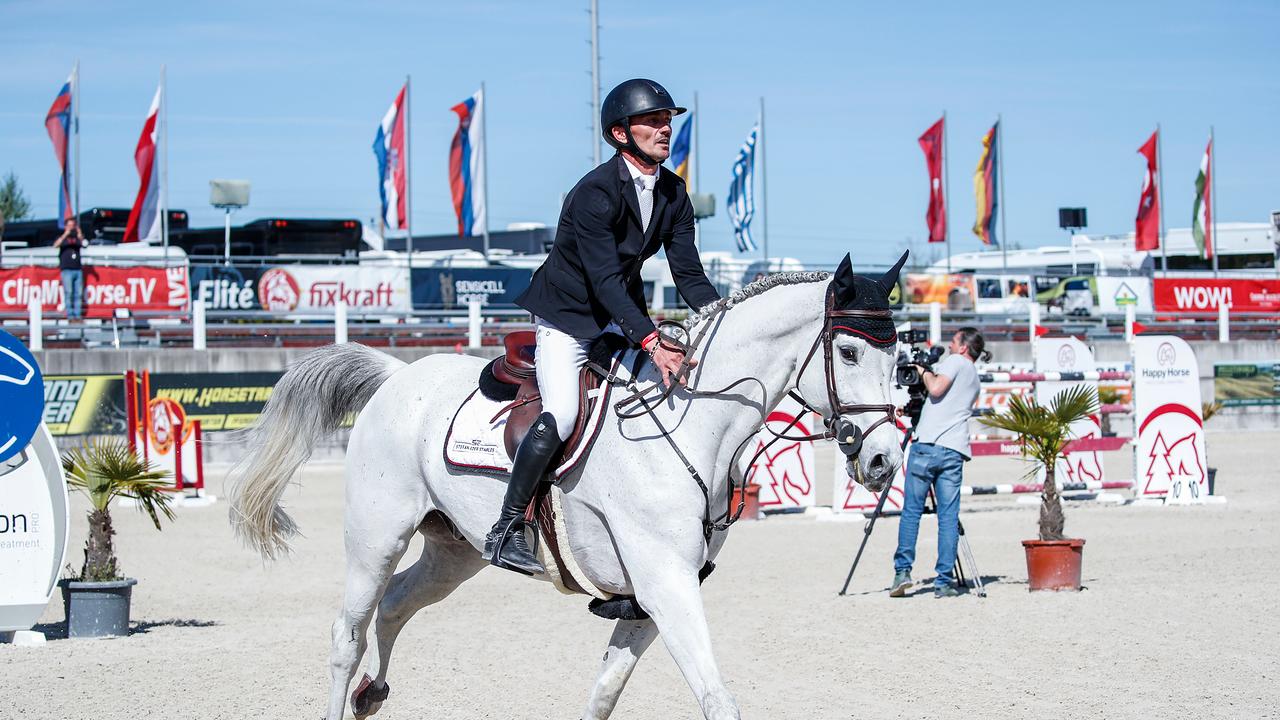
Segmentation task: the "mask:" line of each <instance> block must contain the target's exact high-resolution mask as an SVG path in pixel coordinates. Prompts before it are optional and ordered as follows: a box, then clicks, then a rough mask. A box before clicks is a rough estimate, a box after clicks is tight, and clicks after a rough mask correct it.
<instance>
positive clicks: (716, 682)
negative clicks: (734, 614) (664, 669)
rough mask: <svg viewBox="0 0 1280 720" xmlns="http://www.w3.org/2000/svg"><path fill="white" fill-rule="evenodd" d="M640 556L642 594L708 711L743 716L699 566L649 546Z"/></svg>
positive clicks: (634, 569)
mask: <svg viewBox="0 0 1280 720" xmlns="http://www.w3.org/2000/svg"><path fill="white" fill-rule="evenodd" d="M649 549H650V550H652V549H653V546H652V545H650V546H649ZM637 560H638V562H634V563H632V562H629V563H627V572H628V574H630V575H631V580H632V584H633V585H634V587H635V591H636V600H637V601H639V603H640V606H641V607H643V608H644V609H645V611H646V612H648V613H649V615H651V616H652V617H653V621H654V622H655V623H656V624H657V627H658V631H659V632H660V633H661V634H662V641H663V642H664V643H666V645H667V650H668V651H669V652H670V653H671V657H672V659H674V660H675V661H676V665H677V666H678V667H679V668H680V672H681V673H682V674H683V675H684V679H685V682H687V683H689V688H690V689H691V690H693V695H694V697H696V698H697V700H698V705H699V706H701V708H702V714H703V716H704V717H706V718H707V719H708V720H738V719H739V718H740V717H741V715H740V714H739V713H738V704H737V703H736V702H734V700H733V696H732V695H730V694H729V689H728V688H726V687H725V684H724V680H722V679H721V677H720V669H719V668H718V667H716V659H715V656H714V655H713V654H712V651H711V633H710V632H709V631H708V630H707V617H706V612H705V611H704V609H703V605H702V591H701V588H700V587H699V583H698V569H697V568H696V567H691V566H690V563H689V562H688V560H687V559H686V558H683V557H679V556H678V555H675V554H667V553H661V552H659V553H654V552H649V553H647V554H645V556H644V557H643V558H639V559H637Z"/></svg>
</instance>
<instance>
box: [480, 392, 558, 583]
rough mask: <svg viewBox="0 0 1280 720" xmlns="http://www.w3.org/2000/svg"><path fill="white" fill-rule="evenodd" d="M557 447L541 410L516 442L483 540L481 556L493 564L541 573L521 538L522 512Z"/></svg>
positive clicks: (551, 423) (547, 416) (552, 421)
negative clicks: (499, 500)
mask: <svg viewBox="0 0 1280 720" xmlns="http://www.w3.org/2000/svg"><path fill="white" fill-rule="evenodd" d="M559 450H560V434H559V432H558V431H557V429H556V419H555V417H554V416H553V415H552V414H551V413H545V412H544V413H542V414H541V415H539V416H538V420H537V421H536V422H535V423H534V424H533V427H531V428H529V432H528V434H526V435H525V436H524V439H523V440H522V441H520V447H519V448H518V449H517V450H516V457H515V462H514V463H512V467H511V479H510V480H508V481H507V494H506V497H505V498H504V499H503V501H502V514H501V515H499V516H498V522H497V523H495V524H494V526H493V529H492V530H490V531H489V534H488V535H487V536H486V537H485V539H484V555H483V557H484V559H485V560H488V561H489V562H490V563H492V564H493V565H496V566H498V567H500V568H506V569H507V570H514V571H516V572H519V573H524V574H526V575H532V574H534V573H541V572H543V569H542V565H541V564H539V563H538V559H537V558H536V557H535V556H534V554H533V552H532V551H531V550H530V549H529V545H528V542H527V541H526V540H525V533H524V531H525V522H524V513H525V509H526V508H528V507H529V502H530V501H532V500H533V494H534V492H535V491H536V490H537V489H538V483H540V482H542V479H543V478H544V477H545V476H546V474H547V467H548V466H549V465H550V464H551V461H552V460H553V459H554V458H555V456H556V453H557V452H558V451H559Z"/></svg>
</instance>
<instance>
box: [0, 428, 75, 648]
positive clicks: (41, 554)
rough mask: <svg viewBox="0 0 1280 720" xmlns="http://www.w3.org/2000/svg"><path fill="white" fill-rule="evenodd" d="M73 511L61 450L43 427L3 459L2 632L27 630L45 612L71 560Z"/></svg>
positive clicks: (0, 510) (0, 477) (0, 496)
mask: <svg viewBox="0 0 1280 720" xmlns="http://www.w3.org/2000/svg"><path fill="white" fill-rule="evenodd" d="M69 510H70V506H69V504H68V501H67V483H66V481H65V480H64V479H63V476H62V463H61V462H60V459H59V457H58V449H57V447H55V446H54V444H53V437H52V436H51V435H50V434H49V431H48V429H47V428H45V427H44V426H40V427H39V429H38V430H37V431H36V433H35V435H34V437H32V439H31V442H30V444H28V445H26V446H25V447H23V448H19V452H18V454H17V455H14V456H12V457H10V458H9V459H7V460H4V461H3V462H0V578H3V582H0V632H5V631H9V630H26V629H28V628H30V627H31V626H32V625H34V624H35V622H36V621H37V620H39V619H40V616H41V615H43V614H44V611H45V606H47V605H48V604H49V599H50V598H51V597H52V596H53V592H54V590H55V589H56V588H57V584H58V574H59V573H60V572H61V570H62V564H63V562H64V560H65V558H66V553H67V531H68V528H69V526H70V523H69V522H68V520H69V515H68V513H69Z"/></svg>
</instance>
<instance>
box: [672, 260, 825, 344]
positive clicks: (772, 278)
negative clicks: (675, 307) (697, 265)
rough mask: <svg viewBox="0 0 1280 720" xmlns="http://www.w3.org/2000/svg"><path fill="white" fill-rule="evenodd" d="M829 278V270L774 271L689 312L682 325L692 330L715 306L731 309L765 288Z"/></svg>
mask: <svg viewBox="0 0 1280 720" xmlns="http://www.w3.org/2000/svg"><path fill="white" fill-rule="evenodd" d="M829 279H831V273H829V272H815V271H809V270H803V271H798V272H782V273H774V274H773V275H765V276H764V277H762V278H760V279H759V280H756V281H754V282H751V283H749V284H747V285H745V286H743V288H742V289H741V290H737V291H735V292H733V293H731V294H730V295H729V296H728V297H725V298H721V299H720V300H717V301H715V302H713V303H710V304H708V305H706V306H704V307H702V308H700V309H699V310H698V311H697V312H695V313H690V315H689V318H688V319H687V320H685V323H684V326H685V327H686V328H689V329H690V330H692V329H693V328H695V327H697V326H698V324H699V323H701V322H702V321H703V320H706V319H707V318H709V317H711V316H712V315H713V314H714V313H715V310H716V308H717V307H719V306H720V305H723V306H724V309H725V310H726V311H727V310H729V309H731V308H732V307H733V306H734V305H737V304H738V303H740V302H742V301H743V300H748V299H750V298H753V297H755V296H757V295H760V294H762V293H764V292H765V291H767V290H772V289H774V288H776V287H780V286H783V285H799V284H801V283H812V282H821V281H823V280H829Z"/></svg>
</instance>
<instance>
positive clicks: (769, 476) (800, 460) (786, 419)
mask: <svg viewBox="0 0 1280 720" xmlns="http://www.w3.org/2000/svg"><path fill="white" fill-rule="evenodd" d="M797 417H799V418H800V420H799V421H798V422H797V423H796V424H795V425H793V426H792V427H791V429H790V430H786V428H787V425H789V424H790V423H791V422H792V421H793V420H795V419H796V418H797ZM767 423H768V426H769V427H770V428H772V429H773V431H774V432H776V433H779V434H782V435H791V436H800V435H809V434H811V433H813V432H815V431H817V430H818V429H819V428H821V426H822V420H821V419H820V418H819V417H818V416H817V415H814V414H813V413H809V412H806V411H805V410H804V409H803V408H801V407H800V403H798V402H796V401H795V400H794V399H792V398H790V397H788V398H786V399H784V400H783V401H782V403H781V404H779V405H778V407H777V408H775V409H774V411H773V412H771V413H769V417H768V420H767ZM784 430H786V432H783V431H784ZM773 437H774V436H773V435H772V434H770V433H769V432H768V431H767V430H763V429H762V430H761V431H760V432H759V433H758V434H757V435H756V436H755V438H754V439H752V440H751V441H750V442H748V443H747V445H746V449H745V450H743V452H742V456H741V459H740V460H739V462H741V463H742V465H743V466H746V464H747V463H749V462H751V459H752V458H753V457H755V456H756V453H758V452H760V449H761V448H762V447H764V446H766V445H768V444H769V441H770V440H773ZM842 467H843V465H842ZM743 477H744V478H746V481H747V483H755V484H757V485H759V486H760V509H761V510H785V509H790V508H806V507H813V505H814V504H815V503H816V502H817V490H816V488H815V484H814V483H815V482H816V481H817V476H816V475H815V467H814V459H813V442H812V441H809V440H778V441H777V442H775V443H773V444H772V445H769V447H768V449H767V450H765V451H764V452H763V453H760V456H759V457H758V458H756V461H755V464H753V465H751V466H750V467H746V469H745V470H744V471H743Z"/></svg>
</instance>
